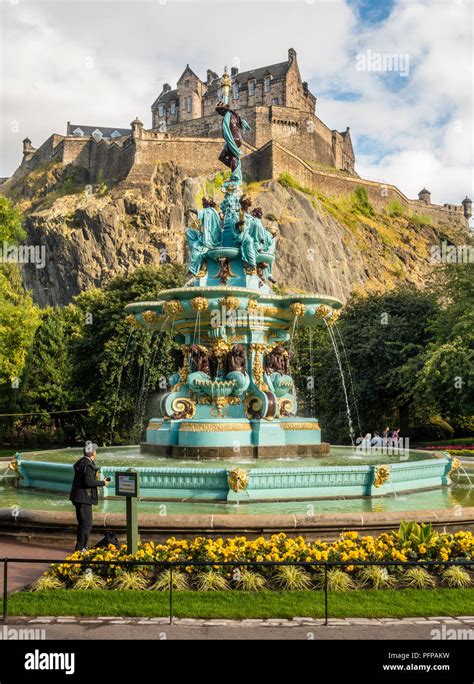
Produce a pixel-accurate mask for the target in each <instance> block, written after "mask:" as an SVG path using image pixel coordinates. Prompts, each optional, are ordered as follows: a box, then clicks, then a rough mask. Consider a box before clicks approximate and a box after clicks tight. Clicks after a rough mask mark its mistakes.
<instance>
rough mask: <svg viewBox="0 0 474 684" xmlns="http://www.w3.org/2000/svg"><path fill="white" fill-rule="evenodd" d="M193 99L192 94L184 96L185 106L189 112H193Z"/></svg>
mask: <svg viewBox="0 0 474 684" xmlns="http://www.w3.org/2000/svg"><path fill="white" fill-rule="evenodd" d="M192 104H193V103H192V99H191V95H188V96H187V97H185V98H184V108H185V110H186V111H187V112H191V110H192Z"/></svg>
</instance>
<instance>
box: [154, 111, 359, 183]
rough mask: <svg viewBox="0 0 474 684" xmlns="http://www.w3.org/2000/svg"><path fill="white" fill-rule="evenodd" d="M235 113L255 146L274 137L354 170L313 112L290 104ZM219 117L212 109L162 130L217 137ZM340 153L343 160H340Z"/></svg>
mask: <svg viewBox="0 0 474 684" xmlns="http://www.w3.org/2000/svg"><path fill="white" fill-rule="evenodd" d="M239 114H240V115H241V116H242V117H243V118H244V119H246V120H247V121H248V123H249V124H250V126H251V130H250V131H249V132H247V133H246V134H245V137H246V140H248V141H249V143H250V144H251V145H254V146H255V147H262V146H263V145H265V144H266V143H267V142H269V141H270V140H276V141H277V142H280V143H282V144H283V145H285V146H288V147H291V149H292V150H293V151H294V152H295V153H296V154H297V155H299V156H301V157H302V158H303V159H306V160H307V161H309V162H312V161H313V162H315V163H316V162H317V163H320V164H323V165H325V166H331V167H334V168H341V167H343V166H346V167H347V168H348V169H349V170H350V171H351V172H353V171H354V160H353V159H349V158H348V152H345V153H343V137H342V135H341V134H340V133H338V132H337V131H336V132H334V133H333V131H331V129H330V128H328V127H327V126H326V125H325V124H324V123H323V122H322V121H321V119H319V118H318V117H317V116H316V115H315V114H312V113H310V112H305V111H302V110H301V109H297V108H292V107H280V106H277V105H272V106H271V107H248V108H245V107H244V108H242V107H241V108H239ZM221 129H222V118H221V117H220V116H219V115H218V114H216V113H215V112H212V113H211V114H209V115H208V116H204V117H200V118H197V119H190V120H189V121H181V122H179V123H176V124H172V125H171V126H168V127H167V129H166V132H167V133H169V134H170V135H172V136H176V137H197V138H203V137H211V138H220V137H221V135H222V133H221ZM343 156H344V160H343Z"/></svg>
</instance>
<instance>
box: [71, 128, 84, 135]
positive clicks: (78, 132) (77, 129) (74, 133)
mask: <svg viewBox="0 0 474 684" xmlns="http://www.w3.org/2000/svg"><path fill="white" fill-rule="evenodd" d="M72 133H73V135H80V136H83V135H84V131H83V130H82V128H75V129H74V130H73V132H72Z"/></svg>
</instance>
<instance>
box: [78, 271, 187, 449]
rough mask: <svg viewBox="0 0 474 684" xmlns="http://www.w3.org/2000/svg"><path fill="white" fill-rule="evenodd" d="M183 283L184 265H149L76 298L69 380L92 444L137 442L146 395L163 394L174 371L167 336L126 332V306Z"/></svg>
mask: <svg viewBox="0 0 474 684" xmlns="http://www.w3.org/2000/svg"><path fill="white" fill-rule="evenodd" d="M184 280H185V269H184V267H182V266H176V265H171V264H165V265H163V266H161V267H160V268H155V267H148V266H147V267H142V268H139V269H137V270H135V271H134V272H133V273H132V274H131V275H125V276H118V277H116V278H114V279H113V280H111V281H110V282H109V283H108V284H107V285H106V286H105V287H104V288H103V289H102V290H88V291H86V292H83V293H81V294H80V295H78V296H77V297H76V298H75V300H74V307H75V315H76V317H77V320H78V332H77V333H76V334H75V335H74V336H73V337H72V339H71V354H72V359H73V372H72V381H73V383H74V385H75V387H76V388H77V391H78V401H81V402H82V403H83V405H84V406H90V409H91V410H90V413H89V415H88V417H87V419H86V422H85V430H86V432H87V434H89V435H92V436H93V438H94V439H98V440H100V441H101V442H104V443H111V442H117V441H128V442H129V441H135V440H136V439H138V438H139V436H140V434H141V432H142V428H143V416H144V413H145V408H146V402H147V400H148V397H149V394H150V392H152V391H153V390H155V389H158V390H159V389H161V391H162V388H164V382H165V378H166V376H167V375H169V373H170V372H171V371H172V361H171V353H170V352H171V349H172V347H173V345H174V343H173V342H172V338H171V336H170V334H169V333H166V334H161V335H160V334H159V333H150V332H149V331H146V330H143V329H139V330H137V329H135V328H130V325H129V324H128V323H127V322H126V321H125V313H124V307H125V305H126V304H128V303H130V302H133V301H138V300H150V299H151V300H153V299H157V295H158V292H159V291H160V290H163V289H168V288H171V287H177V286H179V285H181V284H182V283H183V282H184ZM79 397H80V399H79Z"/></svg>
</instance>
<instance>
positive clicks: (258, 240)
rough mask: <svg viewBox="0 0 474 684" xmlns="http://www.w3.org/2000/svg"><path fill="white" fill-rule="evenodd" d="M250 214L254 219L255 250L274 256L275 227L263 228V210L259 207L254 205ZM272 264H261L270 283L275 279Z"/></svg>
mask: <svg viewBox="0 0 474 684" xmlns="http://www.w3.org/2000/svg"><path fill="white" fill-rule="evenodd" d="M251 214H252V216H253V217H254V219H255V222H254V232H255V237H254V241H255V244H256V251H257V252H259V253H265V254H269V255H272V256H274V255H275V251H276V233H277V231H276V229H275V228H272V229H271V230H269V229H268V228H265V226H264V225H263V223H262V216H263V211H262V209H261V208H260V207H255V209H254V210H253V211H252V212H251ZM272 266H273V262H270V263H263V264H262V267H263V268H265V269H266V271H265V276H266V278H268V280H269V281H270V282H271V283H274V282H275V280H274V278H273V277H272Z"/></svg>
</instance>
